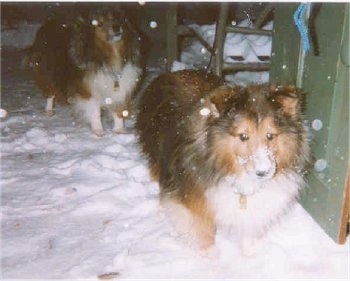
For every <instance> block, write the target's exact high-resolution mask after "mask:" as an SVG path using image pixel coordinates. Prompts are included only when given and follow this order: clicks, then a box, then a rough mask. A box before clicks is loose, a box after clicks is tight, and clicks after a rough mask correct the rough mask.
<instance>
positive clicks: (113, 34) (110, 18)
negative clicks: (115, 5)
mask: <svg viewBox="0 0 350 281" xmlns="http://www.w3.org/2000/svg"><path fill="white" fill-rule="evenodd" d="M88 21H89V22H88V23H89V24H90V25H91V26H92V29H93V30H94V32H95V36H96V37H97V38H98V39H100V40H102V41H108V42H111V41H119V40H120V39H121V34H122V26H121V24H122V23H121V19H120V16H119V15H118V14H117V13H116V12H114V11H110V10H105V9H104V10H97V11H96V12H93V13H91V14H90V16H89V19H88Z"/></svg>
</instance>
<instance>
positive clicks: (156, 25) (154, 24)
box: [149, 21, 158, 28]
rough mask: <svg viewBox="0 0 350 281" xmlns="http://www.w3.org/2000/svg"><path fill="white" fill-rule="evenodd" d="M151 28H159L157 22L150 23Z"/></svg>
mask: <svg viewBox="0 0 350 281" xmlns="http://www.w3.org/2000/svg"><path fill="white" fill-rule="evenodd" d="M149 26H150V27H151V28H157V27H158V24H157V22H156V21H151V22H150V23H149Z"/></svg>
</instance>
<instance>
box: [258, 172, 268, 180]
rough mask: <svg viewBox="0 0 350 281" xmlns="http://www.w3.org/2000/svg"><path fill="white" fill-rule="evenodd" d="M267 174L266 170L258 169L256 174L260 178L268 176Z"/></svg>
mask: <svg viewBox="0 0 350 281" xmlns="http://www.w3.org/2000/svg"><path fill="white" fill-rule="evenodd" d="M267 174H268V172H266V171H257V172H256V175H257V176H258V177H260V178H263V177H265V176H267Z"/></svg>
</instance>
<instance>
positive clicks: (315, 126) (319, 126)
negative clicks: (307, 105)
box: [312, 119, 323, 131]
mask: <svg viewBox="0 0 350 281" xmlns="http://www.w3.org/2000/svg"><path fill="white" fill-rule="evenodd" d="M322 127H323V123H322V121H321V120H319V119H315V120H314V121H312V128H313V129H314V130H315V131H319V130H321V129H322Z"/></svg>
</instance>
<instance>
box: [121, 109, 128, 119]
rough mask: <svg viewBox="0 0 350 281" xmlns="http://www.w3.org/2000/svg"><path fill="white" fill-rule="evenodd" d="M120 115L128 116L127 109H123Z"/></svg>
mask: <svg viewBox="0 0 350 281" xmlns="http://www.w3.org/2000/svg"><path fill="white" fill-rule="evenodd" d="M122 115H123V117H124V118H126V117H128V116H129V111H127V110H123V112H122Z"/></svg>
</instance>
